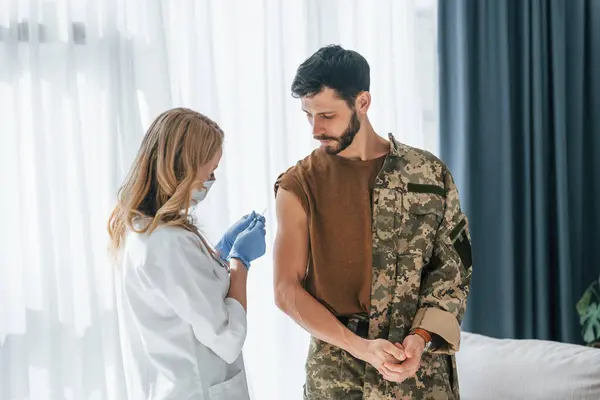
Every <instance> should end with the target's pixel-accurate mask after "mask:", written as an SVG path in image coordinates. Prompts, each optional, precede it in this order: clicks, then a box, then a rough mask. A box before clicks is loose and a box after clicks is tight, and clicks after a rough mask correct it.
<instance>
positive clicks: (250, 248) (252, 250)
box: [228, 217, 267, 268]
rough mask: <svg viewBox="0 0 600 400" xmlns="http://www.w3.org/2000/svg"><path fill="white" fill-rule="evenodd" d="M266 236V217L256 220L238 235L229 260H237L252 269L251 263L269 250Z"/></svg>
mask: <svg viewBox="0 0 600 400" xmlns="http://www.w3.org/2000/svg"><path fill="white" fill-rule="evenodd" d="M265 235H266V231H265V219H264V217H261V218H256V219H254V220H253V221H252V222H251V223H250V225H249V226H248V228H246V230H244V231H243V232H242V233H240V234H239V235H238V237H237V239H236V240H235V242H234V243H233V246H232V248H231V252H230V253H229V257H228V259H232V258H237V259H239V260H240V261H241V262H242V263H244V265H245V266H246V268H250V262H251V261H254V260H256V259H257V258H259V257H261V256H263V255H264V254H265V251H266V248H267V244H266V242H265Z"/></svg>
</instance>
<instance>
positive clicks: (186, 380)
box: [108, 108, 265, 400]
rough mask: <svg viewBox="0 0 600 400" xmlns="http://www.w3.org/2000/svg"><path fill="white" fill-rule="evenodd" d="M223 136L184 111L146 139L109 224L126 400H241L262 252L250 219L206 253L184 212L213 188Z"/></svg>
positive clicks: (257, 221)
mask: <svg viewBox="0 0 600 400" xmlns="http://www.w3.org/2000/svg"><path fill="white" fill-rule="evenodd" d="M222 151H223V132H222V131H221V129H220V128H219V126H218V125H217V124H216V123H215V122H213V121H211V120H210V119H208V118H207V117H205V116H203V115H201V114H199V113H197V112H194V111H191V110H188V109H183V108H177V109H172V110H168V111H166V112H164V113H163V114H161V115H159V116H158V117H157V118H156V120H155V121H154V122H153V123H152V125H151V126H150V128H149V129H148V132H147V133H146V135H145V137H144V139H143V141H142V145H141V147H140V149H139V152H138V154H137V157H136V159H135V161H134V163H133V166H132V167H131V170H130V172H129V175H128V176H127V178H126V180H125V182H124V184H123V186H122V187H121V189H120V191H119V195H118V202H117V206H116V207H115V209H114V211H113V213H112V215H111V218H110V221H109V227H108V230H109V234H110V237H111V244H112V252H113V255H115V256H116V257H117V259H118V260H119V264H120V266H121V271H120V272H121V276H122V280H121V289H120V290H119V296H118V298H119V303H118V304H119V325H120V327H121V329H122V331H123V332H122V333H121V336H122V349H123V352H124V364H125V374H126V380H127V391H128V398H130V399H136V400H137V399H177V400H191V399H194V400H196V399H202V400H221V399H232V400H240V399H243V400H245V399H249V395H248V388H247V383H246V376H245V372H244V363H243V359H242V345H243V343H244V340H245V338H246V278H247V273H248V269H249V268H250V263H251V262H252V261H253V260H255V259H257V258H258V257H261V256H262V255H263V254H264V253H265V220H264V218H263V217H262V216H260V215H258V214H256V213H255V212H252V213H250V214H249V215H247V216H245V217H243V218H242V219H240V220H239V221H238V222H236V223H235V224H234V225H233V226H232V227H230V228H229V229H228V230H227V232H225V234H224V235H223V237H222V239H221V240H220V241H219V242H218V243H217V245H216V246H215V249H213V248H212V247H211V246H210V245H209V244H208V242H207V240H206V239H205V238H204V236H203V235H202V234H201V233H200V232H199V231H198V229H197V227H196V225H195V224H194V222H193V220H192V218H191V215H190V213H189V208H190V206H193V205H195V204H197V203H198V202H201V201H202V200H203V199H204V198H205V197H206V195H207V193H208V191H209V190H210V187H211V185H212V184H213V183H214V182H215V174H214V171H215V170H216V169H217V166H218V164H219V160H220V159H221V155H222Z"/></svg>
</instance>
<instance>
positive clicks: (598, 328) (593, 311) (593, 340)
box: [577, 278, 600, 347]
mask: <svg viewBox="0 0 600 400" xmlns="http://www.w3.org/2000/svg"><path fill="white" fill-rule="evenodd" d="M577 313H578V314H579V322H580V323H581V328H582V334H583V341H584V342H585V343H586V344H587V345H589V346H594V347H600V278H598V280H597V281H595V282H593V283H592V284H591V285H590V287H589V288H587V290H586V291H585V292H584V293H583V296H582V297H581V300H579V302H577Z"/></svg>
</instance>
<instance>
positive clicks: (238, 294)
mask: <svg viewBox="0 0 600 400" xmlns="http://www.w3.org/2000/svg"><path fill="white" fill-rule="evenodd" d="M229 268H230V270H229V275H230V280H231V282H230V284H229V292H228V293H227V297H231V298H232V299H235V300H237V301H239V303H240V304H241V305H242V306H243V307H244V310H246V311H248V306H247V298H246V283H247V281H248V269H247V268H246V266H245V265H244V264H242V262H241V261H240V260H238V259H236V258H233V259H231V261H230V262H229Z"/></svg>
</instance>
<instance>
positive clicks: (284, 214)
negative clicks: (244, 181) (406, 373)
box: [273, 189, 404, 367]
mask: <svg viewBox="0 0 600 400" xmlns="http://www.w3.org/2000/svg"><path fill="white" fill-rule="evenodd" d="M276 211H277V224H278V227H277V236H276V238H275V246H274V251H273V257H274V265H275V272H274V286H275V302H276V303H277V307H279V308H280V309H281V310H282V311H283V312H285V313H286V314H287V315H289V316H290V317H291V318H292V319H293V320H294V321H296V323H298V324H299V325H300V326H302V327H303V328H304V329H306V330H307V331H308V332H309V333H311V334H312V335H313V336H315V337H317V338H318V339H321V340H323V341H325V342H327V343H330V344H332V345H334V346H336V347H339V348H342V349H344V350H346V351H347V352H349V353H350V354H352V355H353V356H355V357H357V358H360V359H362V360H365V361H367V362H369V363H371V364H373V365H375V366H376V367H379V364H381V362H380V361H378V360H379V358H381V357H384V355H385V354H387V355H388V357H387V358H388V359H389V358H390V357H389V355H394V356H395V357H396V358H397V359H399V360H403V359H404V352H403V351H402V350H401V349H399V348H398V347H396V346H394V345H392V344H391V343H389V342H387V341H385V340H375V341H371V340H366V339H363V338H361V337H359V336H357V335H355V334H354V333H353V332H352V331H350V330H349V329H348V328H346V326H344V325H343V324H342V323H341V322H340V321H339V320H338V319H337V318H336V317H335V316H334V315H333V314H331V312H329V310H328V309H327V308H326V307H325V306H323V305H322V304H321V303H320V302H319V301H318V300H316V299H315V298H314V297H313V296H311V295H310V294H309V293H308V292H307V291H306V290H305V289H304V288H303V286H302V280H303V279H304V275H305V272H306V266H307V263H308V237H309V235H308V218H307V215H306V212H305V211H304V209H303V208H302V205H301V203H300V201H299V200H298V199H297V198H296V197H295V196H294V195H293V194H292V193H290V192H288V191H286V190H284V189H279V191H278V194H277V201H276ZM373 346H377V347H381V350H384V351H385V354H384V353H383V352H381V353H380V355H381V357H377V359H375V353H376V351H377V349H375V348H374V347H373ZM396 362H397V361H396Z"/></svg>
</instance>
